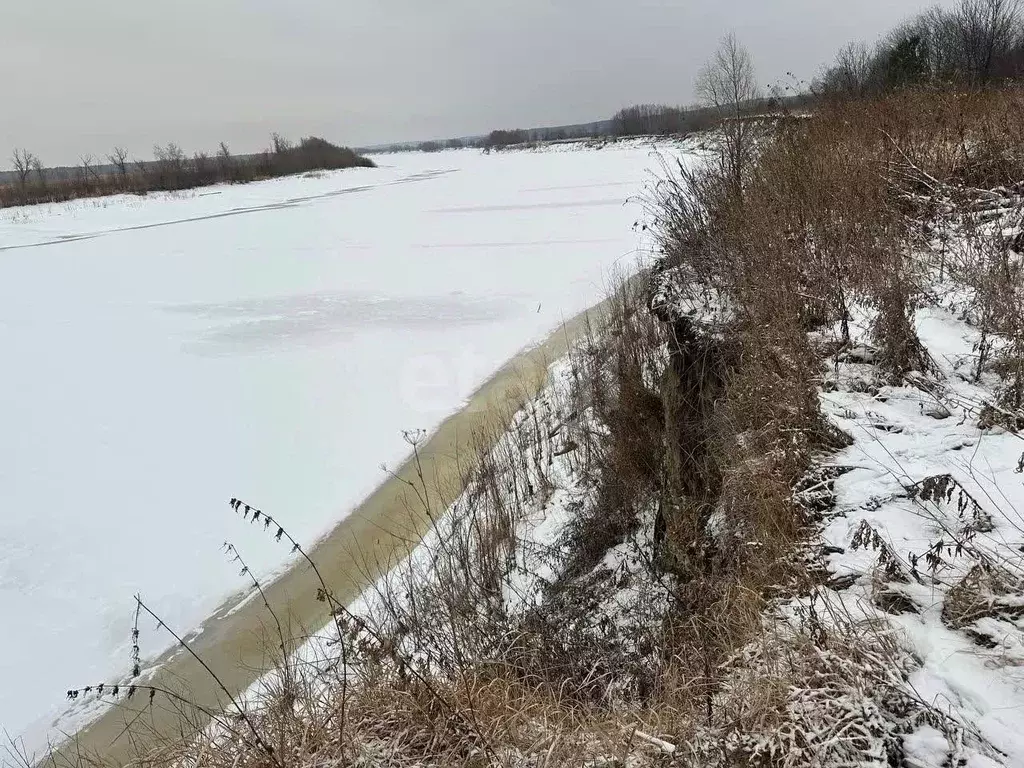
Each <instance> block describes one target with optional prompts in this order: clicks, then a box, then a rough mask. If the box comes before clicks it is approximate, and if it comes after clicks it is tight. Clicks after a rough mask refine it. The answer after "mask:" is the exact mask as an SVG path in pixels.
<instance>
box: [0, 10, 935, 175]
mask: <svg viewBox="0 0 1024 768" xmlns="http://www.w3.org/2000/svg"><path fill="white" fill-rule="evenodd" d="M929 4H934V3H925V2H916V1H915V0H856V1H855V2H850V0H31V2H5V3H3V5H4V7H3V9H2V11H0V66H2V71H3V72H4V73H5V74H6V77H5V82H4V86H3V91H4V93H3V97H2V99H3V100H2V104H3V107H2V109H0V158H3V159H2V160H0V166H2V167H8V166H9V165H10V161H9V159H8V158H9V155H10V151H11V149H13V148H14V147H15V146H18V147H26V148H28V149H29V150H31V151H33V152H35V153H36V154H38V155H39V156H40V157H41V158H42V159H43V161H44V162H45V163H47V164H49V165H56V164H61V163H74V162H76V161H77V159H78V157H79V156H80V155H82V154H86V153H88V154H92V155H98V156H102V155H104V154H105V153H106V152H108V151H109V149H110V148H111V147H113V146H114V145H117V144H120V145H123V146H125V147H126V148H127V149H128V150H129V151H130V152H131V153H132V154H134V155H137V156H139V157H149V156H150V155H151V154H152V147H153V144H154V143H166V142H169V141H174V142H177V143H178V144H180V145H181V146H182V147H184V148H185V150H186V151H188V152H192V151H195V150H200V149H205V150H211V151H212V150H214V149H215V148H216V146H217V144H218V142H220V141H222V140H223V141H227V142H228V143H229V145H230V146H231V147H232V149H234V150H235V151H238V152H242V151H251V150H255V149H259V148H262V147H263V146H265V145H266V144H267V143H268V137H269V134H270V132H271V131H275V130H276V131H279V132H281V133H283V134H285V135H288V136H292V137H298V136H300V135H305V134H320V135H323V136H325V137H327V138H329V139H331V140H334V141H337V142H340V143H347V144H353V145H358V144H371V143H380V142H387V141H394V140H406V139H427V138H435V137H437V138H443V137H449V136H458V135H470V134H477V133H485V132H487V131H489V130H491V129H492V128H498V127H505V128H513V127H530V126H536V125H546V124H548V125H550V124H560V123H572V122H585V121H590V120H595V119H601V118H604V117H609V116H611V114H612V113H614V112H615V111H616V110H617V109H618V108H619V107H621V106H624V105H626V104H629V103H637V102H667V103H686V102H689V101H690V100H691V98H692V95H693V94H692V85H693V78H694V74H695V73H696V71H697V70H698V69H699V67H700V65H701V63H702V62H703V61H704V60H706V59H707V57H708V56H709V55H710V54H711V53H712V52H713V50H714V48H715V47H716V42H717V40H718V39H719V38H720V37H721V36H722V35H723V34H725V33H726V32H729V31H734V32H736V34H737V35H738V36H739V38H740V41H741V42H742V43H744V44H745V45H746V46H747V47H748V48H749V49H750V51H751V53H752V55H753V58H754V61H755V64H756V65H757V69H758V74H759V76H760V79H761V81H762V83H764V84H768V85H770V84H773V83H776V82H784V81H786V72H787V71H791V72H794V73H796V74H797V75H798V76H799V77H803V78H810V77H812V76H813V75H814V74H815V73H816V72H817V71H818V69H819V67H820V66H821V65H822V64H823V63H824V62H826V61H828V60H829V59H831V57H832V55H833V54H834V52H835V50H836V49H837V48H838V47H840V46H841V45H843V44H844V43H846V42H848V41H850V40H852V39H867V40H869V41H874V40H875V39H876V38H877V37H878V36H879V35H880V34H881V33H882V32H884V31H886V30H887V29H888V28H889V27H891V26H892V25H893V24H894V23H895V22H897V21H898V20H899V19H900V18H902V17H904V16H906V15H909V14H911V13H913V12H915V11H916V10H919V9H920V8H923V7H925V6H926V5H929Z"/></svg>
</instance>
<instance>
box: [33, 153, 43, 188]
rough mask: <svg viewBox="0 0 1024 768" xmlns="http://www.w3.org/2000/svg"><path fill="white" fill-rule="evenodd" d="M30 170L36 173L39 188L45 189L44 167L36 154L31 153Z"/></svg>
mask: <svg viewBox="0 0 1024 768" xmlns="http://www.w3.org/2000/svg"><path fill="white" fill-rule="evenodd" d="M32 170H33V171H34V172H35V174H36V181H38V182H39V187H40V189H43V190H45V189H46V168H44V167H43V161H42V160H40V159H39V156H38V155H32Z"/></svg>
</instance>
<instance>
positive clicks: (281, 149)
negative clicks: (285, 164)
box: [270, 132, 292, 155]
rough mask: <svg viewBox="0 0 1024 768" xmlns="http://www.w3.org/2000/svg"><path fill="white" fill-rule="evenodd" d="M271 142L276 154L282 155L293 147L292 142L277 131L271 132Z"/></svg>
mask: <svg viewBox="0 0 1024 768" xmlns="http://www.w3.org/2000/svg"><path fill="white" fill-rule="evenodd" d="M270 142H271V145H272V146H273V149H274V154H275V155H282V154H284V153H286V152H288V151H289V150H290V149H292V143H291V142H290V141H288V139H286V138H285V137H284V136H282V135H281V134H280V133H277V132H274V133H272V134H270Z"/></svg>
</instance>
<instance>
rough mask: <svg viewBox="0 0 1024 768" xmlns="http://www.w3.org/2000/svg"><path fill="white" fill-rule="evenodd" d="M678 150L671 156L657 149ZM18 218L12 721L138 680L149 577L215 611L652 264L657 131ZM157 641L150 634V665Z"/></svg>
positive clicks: (0, 566) (6, 416) (1, 655)
mask: <svg viewBox="0 0 1024 768" xmlns="http://www.w3.org/2000/svg"><path fill="white" fill-rule="evenodd" d="M661 151H663V152H674V151H677V150H675V149H670V148H666V147H663V148H662V150H661ZM378 162H379V163H380V166H381V167H380V168H378V169H358V170H351V171H345V172H339V173H329V174H322V175H318V177H316V178H292V179H281V180H275V181H270V182H265V183H259V184H252V185H247V186H240V187H216V188H210V189H204V190H200V191H197V192H195V193H191V192H190V193H184V194H180V195H173V196H167V195H151V196H149V197H145V198H137V197H126V196H122V197H115V198H104V199H100V200H88V201H80V202H74V203H69V204H60V205H52V206H39V207H33V208H24V209H8V210H0V351H2V353H3V361H4V364H3V370H2V375H0V435H2V437H0V510H2V512H0V626H2V627H3V629H2V630H0V680H2V681H3V682H2V684H0V685H2V689H0V728H3V729H6V730H7V731H8V732H9V733H11V734H20V733H26V732H29V733H30V738H29V742H30V747H31V746H32V744H33V742H37V741H38V739H39V738H40V736H42V735H43V734H44V733H45V728H46V726H47V724H48V723H49V722H51V721H52V718H53V717H54V716H55V715H56V714H58V713H59V712H60V711H61V710H62V709H63V706H64V702H63V701H62V692H63V691H64V690H66V689H68V688H71V687H77V686H79V685H82V684H88V683H95V682H99V681H101V680H104V679H107V678H111V677H114V676H117V675H118V674H120V673H123V672H124V671H125V670H126V668H127V665H128V658H129V647H130V628H131V623H132V616H133V607H134V601H133V597H132V596H133V594H134V593H135V592H140V593H142V594H143V596H144V597H145V598H146V599H147V602H148V603H149V604H150V605H151V606H152V607H153V608H154V610H156V611H157V612H158V613H160V614H161V615H162V616H163V617H164V618H165V619H166V620H167V621H168V623H169V624H171V625H173V626H175V627H176V628H178V629H180V630H182V631H185V630H188V629H190V628H196V627H198V626H199V625H200V624H201V622H202V620H203V618H204V617H205V616H207V615H208V614H209V613H210V612H211V611H212V610H213V609H214V608H215V607H216V606H217V605H218V604H219V603H221V602H222V601H223V600H224V599H225V597H227V596H228V595H229V594H230V593H232V592H234V591H235V590H237V589H239V588H240V587H242V586H244V584H243V583H240V582H239V580H238V579H237V576H238V572H237V569H236V567H235V566H234V565H233V564H231V563H230V562H229V561H228V559H227V558H226V557H225V556H224V555H223V554H222V553H221V552H220V546H221V543H222V542H223V541H224V540H225V539H231V540H232V541H233V542H234V543H235V544H237V545H238V546H239V548H240V549H243V550H244V552H245V556H246V559H247V561H248V562H249V563H250V565H251V566H253V568H254V570H257V571H259V572H262V573H267V572H270V571H274V570H278V569H280V568H281V567H282V566H283V564H284V559H283V555H282V550H281V548H280V547H278V546H275V545H274V542H273V541H268V540H267V539H266V537H264V536H262V535H260V534H259V533H258V532H256V531H255V530H252V531H248V530H247V529H245V528H244V527H243V528H241V529H240V528H239V526H238V523H237V520H236V519H235V518H234V517H233V516H232V515H231V514H230V512H229V510H228V508H227V505H226V503H225V502H226V500H227V499H228V498H229V497H231V496H233V495H241V496H244V497H245V498H247V499H253V500H256V501H258V503H260V504H261V505H262V506H263V508H264V509H266V510H267V511H269V512H271V513H272V514H274V515H276V516H278V517H280V518H281V519H282V520H286V521H287V522H288V523H289V524H290V526H291V530H292V532H293V533H295V534H296V535H297V538H299V539H300V540H304V541H306V542H310V541H312V540H313V539H315V538H317V537H318V536H320V535H322V534H323V533H324V532H326V531H327V530H328V529H329V528H330V527H331V526H332V525H333V524H334V523H335V522H337V521H338V520H339V519H340V518H341V517H343V516H344V515H345V513H346V510H348V509H350V508H352V507H353V506H354V505H355V504H356V503H357V502H358V501H359V500H360V499H361V498H362V497H363V496H365V495H366V494H367V493H368V492H369V491H370V490H371V489H372V488H373V487H374V486H375V485H376V484H377V483H378V482H379V481H380V480H382V479H383V477H382V473H381V471H380V469H379V465H380V464H381V463H382V462H387V463H389V464H393V463H395V462H396V461H397V460H399V459H400V458H401V457H402V456H403V455H404V454H405V452H406V450H407V448H408V446H407V445H406V444H405V443H404V442H403V439H402V435H401V432H402V430H405V429H411V428H429V427H431V426H432V425H434V424H436V423H437V422H439V421H440V420H441V419H442V418H443V417H444V416H445V415H447V414H449V413H451V412H452V411H454V410H455V409H457V408H458V406H459V405H460V403H461V402H463V401H464V400H465V399H466V398H467V397H468V395H469V394H470V393H471V392H472V391H473V390H474V389H475V388H476V387H477V386H478V385H479V384H481V383H482V382H483V381H484V380H486V379H487V378H488V376H489V375H490V374H491V373H492V372H493V371H494V370H496V369H497V368H498V367H499V366H500V364H501V363H502V362H504V361H505V360H506V359H508V358H509V357H511V356H512V355H513V354H514V353H516V352H517V351H518V350H519V349H521V348H522V347H523V346H525V345H528V344H530V343H533V342H536V341H538V340H540V339H541V338H542V337H543V336H545V335H546V333H547V332H549V331H550V330H552V329H553V328H555V327H557V326H558V324H559V323H561V322H562V320H564V319H568V318H569V317H571V316H573V315H574V314H576V313H578V312H580V311H581V310H583V309H584V308H586V307H588V306H590V305H592V304H593V303H595V301H597V300H598V299H599V298H601V297H602V295H603V294H604V292H605V290H606V288H607V286H608V278H609V274H610V271H611V270H613V269H617V268H619V269H628V268H629V267H630V266H631V265H632V264H634V263H635V262H636V260H637V258H638V253H637V243H638V240H637V236H636V235H635V234H634V232H633V230H632V225H633V223H634V222H635V221H636V220H637V219H638V218H639V215H640V211H639V204H638V203H637V202H636V201H635V200H634V201H630V198H631V197H632V196H634V195H636V194H638V193H640V192H641V191H642V188H643V184H644V183H645V182H646V181H647V180H648V178H649V175H648V174H649V169H651V168H656V167H657V165H658V159H657V157H656V156H655V155H654V154H653V152H652V149H651V147H649V146H642V145H637V144H634V145H627V146H619V147H615V148H606V149H604V150H601V151H584V150H579V151H558V152H537V153H508V154H494V155H489V156H485V155H482V154H479V153H477V152H472V151H463V152H450V153H439V154H432V155H420V154H405V155H394V156H385V157H381V158H378ZM165 640H166V638H165V637H160V635H159V633H155V632H149V631H145V632H143V641H144V642H147V641H148V642H149V643H153V645H150V646H148V647H147V646H146V645H144V646H143V649H142V651H143V655H144V656H145V655H147V654H149V655H151V654H154V653H155V652H157V651H158V650H160V648H159V647H157V645H155V644H156V643H157V642H160V643H163V642H164V641H165Z"/></svg>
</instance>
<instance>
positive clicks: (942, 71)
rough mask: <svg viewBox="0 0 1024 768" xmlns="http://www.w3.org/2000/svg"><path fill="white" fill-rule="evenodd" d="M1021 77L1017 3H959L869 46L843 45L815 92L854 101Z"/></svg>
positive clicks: (1023, 34)
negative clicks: (889, 93) (889, 92)
mask: <svg viewBox="0 0 1024 768" xmlns="http://www.w3.org/2000/svg"><path fill="white" fill-rule="evenodd" d="M1022 76H1024V20H1022V14H1021V1H1020V0H961V2H960V3H959V4H958V5H956V6H955V7H953V8H950V9H945V8H938V7H936V8H932V9H931V10H928V11H925V12H924V13H921V14H918V15H917V16H914V17H912V18H910V19H908V20H907V21H905V22H903V23H902V24H900V25H899V26H898V27H896V28H895V29H894V30H892V31H891V32H890V33H889V34H888V35H886V36H885V37H884V38H883V39H882V40H881V41H880V42H879V43H878V44H877V45H875V46H874V47H873V48H871V47H868V46H867V45H866V44H864V43H851V44H849V45H847V46H846V47H845V48H843V49H842V50H841V51H840V52H839V54H838V55H837V56H836V59H835V62H834V63H833V64H832V66H830V67H828V68H827V69H826V70H825V71H824V73H823V74H822V75H821V77H820V78H818V80H817V81H816V82H815V91H817V92H818V93H820V94H822V95H825V96H854V97H859V96H865V95H870V94H873V93H881V92H884V91H887V90H892V89H894V88H901V87H906V86H912V85H919V84H926V83H931V82H942V83H952V84H959V85H961V86H966V87H977V86H983V85H988V84H990V83H993V82H997V81H1000V80H1008V79H1015V78H1020V77H1022Z"/></svg>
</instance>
